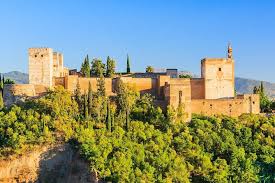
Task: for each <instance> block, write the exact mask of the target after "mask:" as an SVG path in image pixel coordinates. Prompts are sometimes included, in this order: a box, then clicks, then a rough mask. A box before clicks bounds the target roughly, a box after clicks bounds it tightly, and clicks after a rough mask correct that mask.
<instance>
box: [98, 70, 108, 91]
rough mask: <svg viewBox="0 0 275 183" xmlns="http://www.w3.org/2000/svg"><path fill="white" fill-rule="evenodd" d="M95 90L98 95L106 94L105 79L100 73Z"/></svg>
mask: <svg viewBox="0 0 275 183" xmlns="http://www.w3.org/2000/svg"><path fill="white" fill-rule="evenodd" d="M97 92H98V94H99V95H100V96H106V91H105V80H104V76H103V74H101V75H100V78H99V79H97Z"/></svg>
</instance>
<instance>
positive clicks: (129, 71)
mask: <svg viewBox="0 0 275 183" xmlns="http://www.w3.org/2000/svg"><path fill="white" fill-rule="evenodd" d="M126 72H127V74H129V73H131V68H130V58H129V55H128V54H127V68H126Z"/></svg>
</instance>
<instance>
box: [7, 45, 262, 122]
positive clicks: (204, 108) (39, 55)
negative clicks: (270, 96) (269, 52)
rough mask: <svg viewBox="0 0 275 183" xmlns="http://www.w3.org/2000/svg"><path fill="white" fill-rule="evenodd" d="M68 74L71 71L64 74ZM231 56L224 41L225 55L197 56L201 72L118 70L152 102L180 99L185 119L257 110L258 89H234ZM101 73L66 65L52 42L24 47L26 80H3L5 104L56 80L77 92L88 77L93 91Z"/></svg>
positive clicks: (114, 81) (110, 86)
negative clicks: (189, 75) (95, 74)
mask: <svg viewBox="0 0 275 183" xmlns="http://www.w3.org/2000/svg"><path fill="white" fill-rule="evenodd" d="M69 74H71V75H69ZM234 77H235V75H234V60H233V57H232V48H231V46H229V47H228V56H227V57H226V58H204V59H202V60H201V77H200V78H191V79H190V78H179V77H178V73H177V69H167V70H166V72H160V73H129V74H124V75H123V76H121V77H120V78H121V80H122V82H123V83H126V84H128V85H130V86H131V87H133V88H134V89H135V90H136V91H138V92H140V93H141V94H145V93H150V94H151V95H152V96H154V98H155V105H157V106H159V107H161V108H162V109H164V110H166V108H167V106H168V105H170V106H173V107H174V108H177V107H178V106H179V105H180V104H182V105H184V107H185V112H186V114H187V115H188V119H187V120H190V119H191V114H192V113H198V114H205V115H215V114H225V115H229V116H239V115H241V114H242V113H256V114H258V113H259V112H260V104H259V103H260V102H259V96H258V95H249V94H244V95H239V96H235V93H234V89H235V88H234V85H235V81H234ZM99 79H100V78H95V77H91V78H85V77H82V74H81V73H80V72H77V70H71V71H70V72H69V71H68V69H67V68H65V67H64V65H63V55H62V54H61V53H58V52H53V49H51V48H30V49H29V82H30V84H28V85H17V84H15V85H5V87H4V101H5V103H6V105H7V104H8V105H11V104H12V103H14V102H16V101H18V100H19V98H20V97H22V98H26V97H36V96H39V95H42V94H43V93H45V92H46V91H47V89H49V88H53V87H55V86H58V85H61V86H63V87H64V88H65V89H67V90H68V91H70V92H72V93H73V92H74V91H75V90H76V88H77V84H78V83H79V86H80V89H81V93H82V94H84V93H86V92H88V89H89V83H90V84H91V88H92V91H97V83H98V80H99ZM118 79H119V78H118V77H115V78H104V81H105V89H106V94H107V95H108V96H110V95H115V91H116V88H117V86H118Z"/></svg>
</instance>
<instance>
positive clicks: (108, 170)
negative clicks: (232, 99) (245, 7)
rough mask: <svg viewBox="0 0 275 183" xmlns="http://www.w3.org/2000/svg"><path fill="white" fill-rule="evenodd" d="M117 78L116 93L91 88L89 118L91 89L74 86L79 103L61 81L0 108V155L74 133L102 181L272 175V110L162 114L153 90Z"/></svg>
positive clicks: (244, 179) (250, 178)
mask: <svg viewBox="0 0 275 183" xmlns="http://www.w3.org/2000/svg"><path fill="white" fill-rule="evenodd" d="M118 82H119V83H118V85H119V87H118V88H117V91H116V92H117V95H116V96H112V97H106V96H103V95H101V94H100V92H99V91H98V92H95V93H92V92H91V94H90V95H91V98H92V100H90V102H91V104H92V107H91V109H92V110H91V117H90V115H89V116H88V115H87V113H88V112H89V110H87V109H88V108H89V107H88V103H89V94H88V95H87V94H85V95H83V96H82V95H81V93H79V95H80V97H81V101H78V102H80V105H77V100H78V99H77V95H75V94H74V95H73V96H72V95H71V93H70V92H68V91H66V90H64V89H63V88H62V87H57V88H55V89H54V90H52V91H49V93H48V94H47V95H46V96H43V97H41V98H39V99H34V100H31V101H27V102H26V103H25V104H24V105H21V106H12V107H11V108H9V109H3V110H0V155H1V156H7V155H8V154H10V153H23V150H24V149H29V147H31V146H33V145H44V144H46V143H53V142H55V141H57V140H58V141H67V140H70V139H75V140H76V141H77V142H78V143H79V144H78V148H79V150H80V152H81V154H82V155H83V157H84V158H85V159H86V160H87V161H88V162H89V163H90V167H91V171H94V172H96V173H97V174H98V175H99V177H100V178H101V179H103V180H105V181H111V182H195V183H201V182H217V183H224V182H225V183H226V182H274V180H275V174H274V172H275V116H269V117H264V116H260V115H253V114H244V115H242V116H240V117H239V118H230V117H227V116H216V117H206V116H201V115H194V116H193V118H192V120H191V121H190V122H189V123H185V122H184V118H185V117H186V116H185V115H186V114H185V110H184V107H185V106H183V105H179V107H178V108H176V109H175V108H173V107H172V106H169V107H168V109H167V112H166V113H163V112H162V110H161V109H160V108H156V107H155V106H154V103H153V97H152V96H151V95H149V94H145V95H139V94H138V93H137V92H136V91H135V90H134V89H133V88H131V87H130V86H128V85H125V84H124V83H123V82H122V80H121V79H120V80H119V81H118ZM90 91H91V89H90ZM83 98H84V99H83ZM78 106H81V109H79V108H78ZM83 108H85V110H84V109H83ZM83 111H84V113H83ZM87 111H88V112H87Z"/></svg>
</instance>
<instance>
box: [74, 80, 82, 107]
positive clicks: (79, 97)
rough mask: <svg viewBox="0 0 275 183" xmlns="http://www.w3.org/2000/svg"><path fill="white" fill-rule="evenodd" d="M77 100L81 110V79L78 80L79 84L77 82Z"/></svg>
mask: <svg viewBox="0 0 275 183" xmlns="http://www.w3.org/2000/svg"><path fill="white" fill-rule="evenodd" d="M75 101H76V102H77V104H78V108H79V110H80V109H81V106H82V102H81V89H80V83H79V80H77V84H76V90H75Z"/></svg>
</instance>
